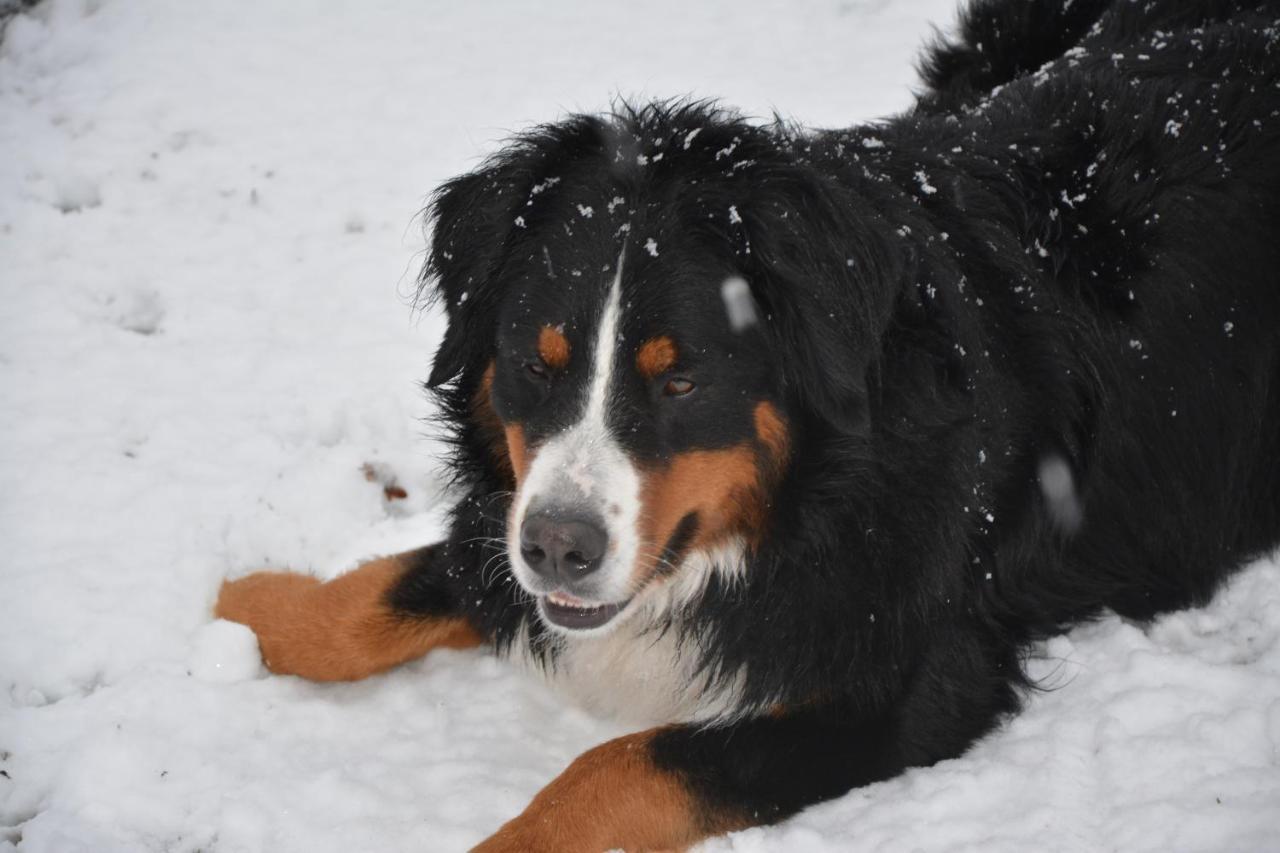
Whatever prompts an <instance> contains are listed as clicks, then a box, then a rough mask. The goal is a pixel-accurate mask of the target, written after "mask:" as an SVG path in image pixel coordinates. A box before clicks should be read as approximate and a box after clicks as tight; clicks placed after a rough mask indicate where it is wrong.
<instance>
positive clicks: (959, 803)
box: [0, 0, 1280, 853]
mask: <svg viewBox="0 0 1280 853" xmlns="http://www.w3.org/2000/svg"><path fill="white" fill-rule="evenodd" d="M953 5H954V4H953V3H952V2H951V0H913V1H912V2H905V0H902V1H901V2H895V3H892V4H890V3H888V2H886V0H843V2H824V3H815V4H802V5H793V4H785V3H782V2H778V0H771V2H768V3H763V4H758V5H752V6H750V7H747V6H744V5H742V4H737V3H732V2H729V0H714V2H708V3H701V4H688V3H676V2H674V0H662V2H656V3H647V4H643V6H637V5H635V4H604V3H582V4H570V3H564V4H557V5H552V4H536V5H535V4H521V3H516V2H514V0H498V2H494V3H490V4H483V5H482V4H462V3H458V4H439V5H438V6H436V7H434V8H427V7H426V6H424V5H423V4H418V3H410V2H407V0H402V2H395V0H388V2H385V3H379V4H366V3H356V2H354V0H341V2H340V1H339V0H335V2H332V3H327V4H325V5H324V6H323V9H322V10H318V9H311V10H307V11H306V12H303V11H300V10H299V8H298V7H297V6H296V5H295V4H292V3H289V2H285V0H270V1H269V2H259V3H254V4H247V3H240V4H233V3H204V4H190V3H184V4H173V3H164V2H159V0H131V2H124V0H52V1H51V2H47V3H45V4H42V5H41V6H40V7H38V8H37V9H35V10H33V11H30V12H27V13H23V14H20V15H17V16H16V17H14V18H12V19H11V20H10V21H9V22H8V25H7V28H6V30H5V33H4V41H3V44H2V45H0V296H2V297H3V299H2V301H0V305H3V311H2V312H0V401H2V403H0V448H3V449H2V450H0V542H2V543H3V550H2V551H0V553H2V554H3V556H2V557H0V607H2V608H3V609H2V610H0V851H3V850H14V849H18V850H23V851H32V853H39V851H59V853H62V851H94V853H98V851H136V850H144V851H159V850H172V851H195V850H205V851H210V850H217V851H259V850H262V851H266V850H269V851H285V853H287V851H308V853H310V851H350V850H388V851H394V850H406V851H407V850H433V851H435V850H441V851H453V850H462V849H465V848H466V847H467V846H469V845H471V844H474V843H475V842H477V841H479V840H480V839H481V838H483V837H484V836H485V834H486V833H487V832H489V831H492V830H493V829H494V828H496V827H497V826H498V825H499V824H500V823H501V822H502V821H503V820H505V819H506V818H508V817H510V816H512V815H514V814H515V813H517V812H518V811H519V810H520V809H521V808H523V806H524V805H525V803H526V802H527V801H528V799H529V798H530V797H531V796H532V795H533V794H534V792H536V791H537V790H538V789H539V788H540V787H541V786H542V785H543V784H545V783H546V782H547V781H548V780H549V779H550V778H552V777H553V776H554V775H555V774H556V773H557V772H558V771H559V770H560V769H562V768H563V766H564V765H565V764H566V763H567V762H568V761H570V760H571V759H572V758H573V757H574V756H575V755H577V754H578V753H579V752H581V751H582V750H584V749H586V748H588V747H590V746H592V745H593V744H595V743H598V742H599V741H601V740H603V739H605V738H607V737H610V736H613V735H616V734H619V733H621V732H622V731H623V729H622V728H621V727H620V726H619V725H617V724H615V723H611V722H609V721H605V720H599V719H595V718H593V717H591V716H590V715H588V714H587V713H586V712H585V711H581V710H578V709H575V708H574V707H573V706H571V705H569V704H568V703H567V702H566V701H565V700H564V699H563V697H560V696H558V695H556V694H555V693H553V692H552V691H551V690H550V689H548V688H547V687H545V686H543V685H542V684H541V683H539V682H538V681H536V680H533V679H532V678H530V677H528V676H526V675H523V674H521V673H520V672H519V671H517V670H516V669H515V668H514V667H512V666H509V665H507V664H504V663H500V662H498V661H496V660H493V659H492V658H489V657H487V656H485V655H484V654H482V653H480V652H453V651H444V652H439V653H435V654H433V655H431V656H429V657H428V658H426V659H425V660H422V661H418V662H415V663H412V664H409V665H407V666H405V667H403V668H401V669H399V670H396V671H394V672H392V673H389V674H386V675H383V676H379V677H376V678H372V679H369V680H367V681H364V682H360V683H356V684H329V685H319V684H309V683H306V682H303V681H300V680H298V679H294V678H277V677H267V676H266V675H265V674H264V673H263V671H262V669H261V667H260V665H259V664H258V662H257V661H256V659H255V657H254V654H253V649H252V637H250V636H248V635H247V634H246V632H244V631H243V630H242V629H240V628H238V627H237V626H234V625H230V624H227V623H219V622H215V621H213V620H212V617H211V614H210V606H211V604H212V601H213V598H214V595H215V593H216V590H217V586H218V584H219V582H220V581H221V579H222V578H223V577H224V576H227V575H239V574H243V573H245V572H248V571H252V570H254V569H257V568H261V567H292V568H295V569H305V570H312V571H314V572H315V573H317V574H318V575H320V576H323V577H332V576H334V575H336V574H337V573H339V572H341V571H343V570H345V569H347V568H350V567H351V566H353V565H355V564H356V563H357V562H358V561H360V560H361V559H364V558H367V557H369V556H372V555H375V554H386V553H393V552H395V551H398V550H402V549H405V548H409V547H412V546H415V545H420V544H423V543H424V542H427V541H430V540H432V539H433V538H435V537H437V536H439V535H440V532H441V527H442V514H443V509H444V502H445V500H446V498H445V490H444V486H443V482H444V480H443V476H442V472H441V470H440V468H439V466H438V462H437V460H438V459H439V458H440V455H441V445H440V442H439V439H438V437H436V436H434V435H433V434H432V433H431V431H430V429H429V428H427V427H425V426H424V425H423V423H422V421H421V419H422V418H423V417H424V416H425V415H427V414H429V411H428V408H427V403H426V401H425V400H424V398H423V396H422V394H421V392H420V390H419V388H418V386H417V383H418V382H420V381H421V380H422V379H423V378H424V377H425V376H426V374H427V371H428V359H429V355H430V353H431V352H432V350H433V348H434V346H435V344H436V342H437V341H438V340H439V337H440V334H441V325H440V321H439V318H438V317H437V316H436V315H434V314H426V315H421V316H419V315H415V314H414V313H413V312H412V311H411V309H410V307H409V299H410V297H411V294H412V291H413V287H414V285H413V276H414V273H415V271H416V267H417V265H418V263H419V262H420V257H421V251H422V249H423V246H422V242H421V238H420V236H419V231H418V226H417V223H416V222H415V221H414V216H415V214H416V212H417V211H418V210H420V208H421V207H422V205H423V203H424V199H425V197H426V194H427V193H428V192H429V191H430V190H431V189H432V188H433V187H434V186H436V185H438V184H439V182H440V181H442V180H443V179H445V178H447V177H449V176H451V175H454V174H457V173H459V172H461V171H464V170H466V169H468V168H470V167H472V166H473V165H475V164H476V163H477V162H478V160H479V158H480V157H481V156H483V155H484V154H486V153H489V152H491V151H493V150H495V149H496V147H497V146H498V145H499V144H500V140H501V139H502V137H503V136H504V135H505V134H506V133H507V132H508V131H510V130H514V129H518V128H520V127H523V126H526V125H527V124H528V123H529V122H533V121H543V120H547V119H551V118H554V117H555V116H557V115H559V114H561V113H562V111H563V110H565V109H572V108H584V109H595V108H600V107H603V106H604V105H606V103H607V101H608V98H609V96H610V95H611V94H612V93H614V92H622V93H625V94H628V95H636V96H659V95H664V96H665V95H679V94H686V93H692V94H695V95H719V96H722V97H724V98H725V100H726V101H727V102H729V103H732V104H737V105H739V106H740V107H742V108H743V109H744V110H746V111H747V112H748V113H750V114H752V115H757V116H769V115H770V114H771V110H772V108H773V107H775V106H776V107H778V108H779V109H780V110H783V111H784V112H785V113H786V114H788V115H790V116H793V117H795V118H796V119H798V120H800V121H803V122H805V123H808V124H815V125H826V126H834V125H842V124H847V123H850V122H852V121H854V120H857V119H866V118H872V117H876V116H880V115H884V114H887V113H889V112H892V111H893V110H896V109H899V108H901V107H902V106H904V105H905V104H906V103H907V102H908V98H909V86H910V85H911V84H912V81H913V79H914V76H913V72H912V70H911V67H910V62H911V59H912V57H913V55H914V52H915V50H916V48H917V46H918V45H919V44H920V43H921V42H922V41H923V40H924V39H925V38H927V37H928V35H929V32H930V30H929V29H928V22H930V21H936V22H941V23H945V22H949V21H950V20H951V19H952V16H953V14H954V9H953ZM878 144H882V143H880V142H879V140H876V139H873V138H867V139H865V140H864V141H863V145H864V146H867V147H874V146H875V145H878ZM620 203H623V200H622V199H617V200H615V201H614V202H613V203H611V206H612V204H620ZM584 215H585V214H584ZM368 472H373V476H369V475H368ZM393 486H395V488H393ZM1041 651H1042V657H1041V658H1040V659H1038V660H1036V661H1033V662H1032V668H1033V672H1034V673H1035V674H1036V675H1037V676H1038V677H1041V678H1044V679H1047V680H1048V682H1049V684H1051V685H1052V686H1054V688H1055V689H1054V690H1052V691H1048V692H1042V693H1039V694H1037V695H1036V696H1034V697H1033V698H1032V700H1031V703H1030V707H1029V708H1028V710H1027V712H1026V713H1024V714H1023V715H1022V716H1020V717H1018V718H1017V719H1015V720H1013V721H1012V722H1011V723H1010V724H1009V725H1008V726H1006V727H1005V728H1003V729H1002V730H1001V731H999V732H997V733H996V734H994V735H992V736H991V737H989V738H988V739H987V740H986V741H984V742H983V743H982V744H980V745H979V746H978V747H977V748H975V749H974V750H973V751H972V752H971V753H969V754H968V755H966V756H964V757H962V758H960V759H956V760H954V761H948V762H944V763H943V764H941V765H939V766H937V767H934V768H930V769H925V770H918V771H912V772H910V773H907V774H906V775H904V776H902V777H900V778H897V779H894V780H890V781H888V782H885V783H882V784H879V785H875V786H872V787H869V788H866V789H862V790H859V791H855V792H852V793H851V794H849V795H847V796H845V797H842V798H840V799H839V800H836V801H834V802H832V803H828V804H824V805H821V806H819V807H816V808H814V809H811V810H809V811H806V812H805V813H803V814H802V815H800V816H799V817H797V818H795V819H793V820H791V821H788V822H786V823H785V824H783V825H781V826H777V827H769V828H762V829H753V830H748V831H746V832H742V833H738V834H736V835H734V836H732V837H729V838H726V839H717V840H713V841H710V842H708V843H707V844H706V845H704V849H706V850H712V851H729V850H732V851H828V850H829V851H836V850H842V851H843V850H850V849H861V850H917V849H918V850H965V849H971V850H983V851H1000V850H1009V851H1015V850H1027V849H1037V850H1041V849H1043V850H1080V851H1085V850H1096V849H1105V848H1111V849H1123V850H1164V849H1171V848H1176V849H1180V850H1209V849H1232V850H1259V849H1264V848H1266V847H1268V846H1274V844H1275V838H1277V837H1280V809H1276V808H1275V806H1276V803H1277V802H1280V767H1278V765H1280V760H1278V754H1277V748H1278V745H1280V565H1278V564H1277V563H1276V562H1275V561H1274V560H1273V561H1263V562H1260V563H1258V564H1256V565H1255V566H1253V567H1251V568H1249V569H1248V570H1246V571H1245V572H1243V573H1242V574H1241V575H1240V576H1239V577H1238V578H1237V580H1236V581H1235V583H1233V584H1232V585H1231V586H1230V587H1229V588H1228V589H1227V590H1226V591H1225V592H1224V593H1223V594H1222V595H1220V596H1219V597H1218V598H1217V599H1216V600H1215V601H1214V602H1213V603H1212V604H1210V605H1209V606H1208V607H1206V608H1204V609H1201V610H1196V611H1190V612H1185V613H1178V614H1174V615H1171V616H1168V617H1166V618H1164V619H1162V620H1160V621H1159V622H1157V623H1156V624H1154V625H1152V626H1146V627H1143V626H1136V625H1131V624H1127V623H1125V622H1123V621H1121V620H1119V619H1116V618H1108V619H1104V620H1102V621H1100V622H1099V623H1097V624H1094V625H1090V626H1086V627H1082V628H1079V629H1077V630H1076V631H1073V632H1072V633H1071V634H1070V635H1069V636H1067V637H1060V638H1057V639H1055V640H1053V641H1052V642H1050V643H1048V644H1046V646H1045V647H1044V649H1042V650H1041Z"/></svg>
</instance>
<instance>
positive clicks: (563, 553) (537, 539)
mask: <svg viewBox="0 0 1280 853" xmlns="http://www.w3.org/2000/svg"><path fill="white" fill-rule="evenodd" d="M608 545H609V536H608V534H606V533H605V532H604V526H603V525H602V524H599V523H598V522H596V521H593V520H591V519H587V518H582V517H564V518H562V517H559V516H556V515H549V514H546V513H538V514H536V515H530V516H528V517H527V518H525V520H524V524H522V525H520V555H521V556H522V557H524V561H525V562H526V563H528V564H529V568H531V569H533V570H534V571H535V572H537V573H538V574H540V575H542V576H543V577H546V578H555V579H557V580H561V581H575V580H578V579H579V578H583V577H586V576H587V575H589V574H591V573H592V572H594V571H595V570H596V569H598V568H600V563H601V562H603V560H604V552H605V549H606V548H607V547H608Z"/></svg>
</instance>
